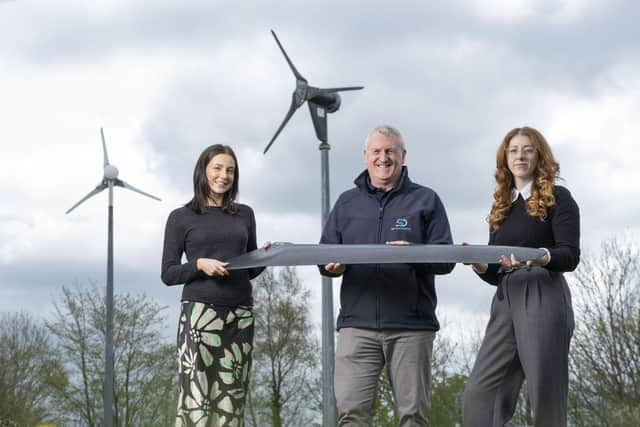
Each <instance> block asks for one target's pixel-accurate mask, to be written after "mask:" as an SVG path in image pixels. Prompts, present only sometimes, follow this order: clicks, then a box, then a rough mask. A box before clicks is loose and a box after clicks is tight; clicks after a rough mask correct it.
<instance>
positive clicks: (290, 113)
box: [263, 95, 297, 154]
mask: <svg viewBox="0 0 640 427" xmlns="http://www.w3.org/2000/svg"><path fill="white" fill-rule="evenodd" d="M296 109H297V108H296V99H295V95H294V96H293V97H292V99H291V107H289V111H287V115H286V116H285V117H284V120H283V121H282V124H281V125H280V127H279V128H278V130H277V131H276V133H275V135H273V138H271V141H269V144H267V148H265V149H264V152H263V154H267V151H269V148H270V147H271V144H273V141H275V140H276V138H277V137H278V135H280V132H281V131H282V129H284V127H285V125H286V124H287V123H288V122H289V119H291V116H293V114H294V113H295V112H296Z"/></svg>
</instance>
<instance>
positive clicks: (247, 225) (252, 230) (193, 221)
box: [161, 204, 263, 306]
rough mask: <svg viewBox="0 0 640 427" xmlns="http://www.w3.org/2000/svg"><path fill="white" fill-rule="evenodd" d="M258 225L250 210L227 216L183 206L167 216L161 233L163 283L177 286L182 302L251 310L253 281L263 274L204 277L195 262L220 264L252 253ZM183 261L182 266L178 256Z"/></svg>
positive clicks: (210, 209) (212, 209) (245, 208)
mask: <svg viewBox="0 0 640 427" xmlns="http://www.w3.org/2000/svg"><path fill="white" fill-rule="evenodd" d="M256 247H257V245H256V222H255V217H254V215H253V211H252V210H251V208H250V207H249V206H246V205H241V204H238V212H237V213H235V214H230V213H225V212H224V211H223V210H222V208H219V207H207V208H205V211H204V213H202V214H198V213H196V212H195V211H193V210H192V209H191V208H189V207H186V206H185V207H181V208H178V209H176V210H174V211H173V212H171V214H170V215H169V218H168V219H167V226H166V229H165V233H164V250H163V253H162V275H161V277H162V281H163V282H164V283H165V284H167V285H181V284H184V285H185V286H184V288H183V289H182V301H197V302H205V303H209V304H216V305H225V306H237V305H249V306H250V305H252V304H253V298H252V287H251V282H250V279H253V278H254V277H256V276H257V275H258V274H260V272H261V271H262V270H263V269H260V268H258V269H249V270H234V271H230V272H229V273H230V275H229V276H226V277H213V276H208V275H207V274H205V273H204V272H202V271H198V270H197V268H196V261H197V260H198V258H212V259H217V260H220V261H226V260H227V259H229V258H231V257H234V256H237V255H241V254H243V253H246V252H249V251H252V250H254V249H256ZM183 253H184V254H185V255H186V259H187V262H186V263H183V262H182V254H183Z"/></svg>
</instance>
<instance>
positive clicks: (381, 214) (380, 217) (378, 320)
mask: <svg viewBox="0 0 640 427" xmlns="http://www.w3.org/2000/svg"><path fill="white" fill-rule="evenodd" d="M378 203H379V206H378V243H384V242H382V223H383V218H384V206H385V203H384V201H383V200H379V201H378ZM379 274H380V264H376V275H379ZM380 293H381V292H380V286H378V287H377V289H376V327H377V328H381V327H382V319H381V318H380V317H381V316H380Z"/></svg>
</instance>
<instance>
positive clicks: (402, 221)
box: [391, 218, 411, 231]
mask: <svg viewBox="0 0 640 427" xmlns="http://www.w3.org/2000/svg"><path fill="white" fill-rule="evenodd" d="M391 231H411V227H410V226H409V221H407V219H406V218H397V219H396V221H395V223H394V224H393V227H391Z"/></svg>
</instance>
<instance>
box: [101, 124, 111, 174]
mask: <svg viewBox="0 0 640 427" xmlns="http://www.w3.org/2000/svg"><path fill="white" fill-rule="evenodd" d="M100 136H101V137H102V155H103V159H104V165H103V166H107V165H108V164H109V156H108V155H107V143H106V142H105V141H104V132H103V131H102V128H100Z"/></svg>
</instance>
